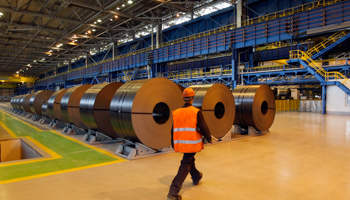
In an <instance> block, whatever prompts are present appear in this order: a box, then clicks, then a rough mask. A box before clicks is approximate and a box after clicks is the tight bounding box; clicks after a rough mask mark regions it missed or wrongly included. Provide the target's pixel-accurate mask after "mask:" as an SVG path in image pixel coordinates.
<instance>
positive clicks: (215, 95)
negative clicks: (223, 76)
mask: <svg viewBox="0 0 350 200" xmlns="http://www.w3.org/2000/svg"><path fill="white" fill-rule="evenodd" d="M191 88H192V89H193V90H194V92H195V94H196V95H195V97H194V99H193V106H194V107H196V108H199V109H201V110H202V114H203V117H204V120H205V122H206V124H207V125H208V128H209V130H210V133H211V134H212V135H213V136H214V137H216V138H221V137H223V136H225V135H226V134H227V133H228V132H229V131H230V130H231V128H232V124H233V120H234V117H235V101H234V99H233V96H232V93H231V91H230V90H229V89H228V88H227V87H226V86H225V85H223V84H220V83H218V84H210V85H193V86H191Z"/></svg>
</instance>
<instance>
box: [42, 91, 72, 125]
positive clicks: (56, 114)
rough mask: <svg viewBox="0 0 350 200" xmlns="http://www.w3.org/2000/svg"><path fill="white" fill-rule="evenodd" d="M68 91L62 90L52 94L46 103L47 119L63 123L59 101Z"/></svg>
mask: <svg viewBox="0 0 350 200" xmlns="http://www.w3.org/2000/svg"><path fill="white" fill-rule="evenodd" d="M67 90H68V89H62V90H58V91H56V92H54V93H53V94H52V95H51V97H50V98H49V100H48V102H47V112H46V113H47V115H48V116H47V117H49V118H51V119H58V120H60V121H63V117H62V113H61V99H62V97H63V95H64V94H65V93H66V92H67Z"/></svg>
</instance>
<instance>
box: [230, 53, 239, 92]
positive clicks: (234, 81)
mask: <svg viewBox="0 0 350 200" xmlns="http://www.w3.org/2000/svg"><path fill="white" fill-rule="evenodd" d="M231 60H232V62H231V64H232V66H231V69H232V75H231V76H232V89H235V88H236V86H237V81H238V50H237V49H233V50H232V56H231Z"/></svg>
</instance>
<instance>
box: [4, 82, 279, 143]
mask: <svg viewBox="0 0 350 200" xmlns="http://www.w3.org/2000/svg"><path fill="white" fill-rule="evenodd" d="M191 87H192V88H193V90H194V91H195V94H196V95H195V97H194V101H193V106H195V107H197V108H199V109H201V110H202V113H203V117H204V119H205V121H206V123H207V125H208V127H209V130H210V132H211V134H212V135H213V136H214V137H216V138H221V137H223V136H225V135H226V134H227V133H228V132H229V131H230V129H231V127H232V125H233V124H235V125H239V126H241V127H242V128H247V127H248V126H253V127H254V128H255V129H257V130H260V131H266V130H268V129H269V128H270V127H271V125H272V123H273V120H274V116H275V99H274V94H273V92H272V90H271V89H270V87H268V86H266V85H256V86H239V87H237V88H235V89H234V90H233V91H232V92H231V91H230V90H229V89H228V88H227V87H226V86H225V85H222V84H211V85H200V86H197V85H194V86H191ZM182 90H183V87H181V86H178V85H176V84H175V83H173V82H172V81H170V80H168V79H165V78H154V79H148V80H136V81H130V82H127V83H119V82H114V83H102V84H98V85H90V84H86V85H80V86H75V87H72V88H69V89H62V90H58V91H56V92H52V91H49V90H43V91H38V92H36V93H35V94H28V95H21V96H17V97H15V98H13V99H12V100H11V104H12V106H13V108H14V109H18V110H23V111H26V112H28V113H33V114H37V115H40V116H46V117H48V118H51V119H57V120H60V121H62V122H65V123H72V124H74V125H75V126H77V127H80V128H82V129H86V130H87V129H91V130H96V131H100V132H102V133H104V134H105V135H108V136H109V137H111V138H124V139H128V140H130V141H133V142H141V143H143V144H144V145H146V146H148V147H150V148H153V149H162V148H165V147H168V146H170V144H171V134H170V132H171V127H172V120H171V119H172V111H173V110H175V109H177V108H180V107H182V106H183V105H184V101H183V99H182Z"/></svg>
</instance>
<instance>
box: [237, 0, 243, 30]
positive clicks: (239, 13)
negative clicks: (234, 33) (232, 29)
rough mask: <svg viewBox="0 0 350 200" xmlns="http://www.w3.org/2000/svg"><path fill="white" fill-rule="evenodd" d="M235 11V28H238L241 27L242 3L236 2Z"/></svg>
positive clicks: (240, 1)
mask: <svg viewBox="0 0 350 200" xmlns="http://www.w3.org/2000/svg"><path fill="white" fill-rule="evenodd" d="M236 6H237V7H236V10H237V28H240V27H241V26H242V8H243V1H242V0H237V4H236Z"/></svg>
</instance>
